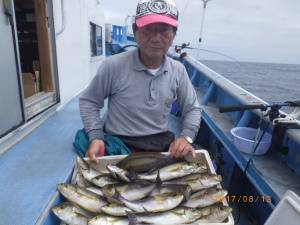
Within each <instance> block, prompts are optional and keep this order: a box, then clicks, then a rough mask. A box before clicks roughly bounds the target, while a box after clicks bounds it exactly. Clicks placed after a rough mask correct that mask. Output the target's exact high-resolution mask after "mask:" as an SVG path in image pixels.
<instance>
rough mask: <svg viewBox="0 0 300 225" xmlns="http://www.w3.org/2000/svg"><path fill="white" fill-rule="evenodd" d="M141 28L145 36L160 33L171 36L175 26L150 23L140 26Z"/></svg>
mask: <svg viewBox="0 0 300 225" xmlns="http://www.w3.org/2000/svg"><path fill="white" fill-rule="evenodd" d="M140 30H141V32H142V33H143V35H145V36H152V35H154V34H156V33H158V34H160V35H162V36H164V37H170V35H172V34H173V33H174V28H173V27H171V26H168V25H148V26H145V27H142V28H140Z"/></svg>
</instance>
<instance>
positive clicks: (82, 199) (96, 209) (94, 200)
mask: <svg viewBox="0 0 300 225" xmlns="http://www.w3.org/2000/svg"><path fill="white" fill-rule="evenodd" d="M57 189H58V191H59V192H60V193H61V194H62V195H63V196H64V197H65V198H66V199H68V200H69V201H70V202H72V203H74V204H75V205H78V206H80V207H81V208H83V209H85V210H88V211H90V212H93V213H100V212H101V207H102V206H104V205H106V204H107V202H106V201H104V199H102V198H101V197H100V196H98V195H96V194H94V193H92V192H90V191H87V190H85V189H83V188H80V187H78V186H76V185H73V184H59V185H58V186H57Z"/></svg>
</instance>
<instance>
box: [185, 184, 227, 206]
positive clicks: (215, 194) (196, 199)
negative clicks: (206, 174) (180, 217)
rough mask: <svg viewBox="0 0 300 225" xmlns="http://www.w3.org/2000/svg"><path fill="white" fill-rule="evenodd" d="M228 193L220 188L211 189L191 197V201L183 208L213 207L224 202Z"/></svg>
mask: <svg viewBox="0 0 300 225" xmlns="http://www.w3.org/2000/svg"><path fill="white" fill-rule="evenodd" d="M227 194H228V192H227V191H226V190H223V189H220V188H209V189H205V190H202V191H200V192H197V193H195V194H193V195H191V197H190V199H189V200H188V201H187V202H185V203H184V204H183V206H186V207H190V208H199V207H206V206H210V205H213V204H215V203H217V202H220V201H222V200H223V199H224V198H225V197H226V195H227Z"/></svg>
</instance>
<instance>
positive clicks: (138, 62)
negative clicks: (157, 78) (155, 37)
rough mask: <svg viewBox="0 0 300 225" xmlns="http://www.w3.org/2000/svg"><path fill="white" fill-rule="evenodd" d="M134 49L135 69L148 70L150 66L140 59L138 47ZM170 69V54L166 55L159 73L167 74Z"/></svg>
mask: <svg viewBox="0 0 300 225" xmlns="http://www.w3.org/2000/svg"><path fill="white" fill-rule="evenodd" d="M133 51H134V52H133V68H134V69H135V70H137V71H147V70H148V68H147V67H146V66H145V65H144V64H143V63H142V61H141V60H140V56H139V51H138V49H136V50H133ZM168 71H170V59H169V57H168V56H166V55H165V56H164V60H163V63H162V67H161V68H160V70H159V71H158V73H157V75H159V74H165V73H167V72H168Z"/></svg>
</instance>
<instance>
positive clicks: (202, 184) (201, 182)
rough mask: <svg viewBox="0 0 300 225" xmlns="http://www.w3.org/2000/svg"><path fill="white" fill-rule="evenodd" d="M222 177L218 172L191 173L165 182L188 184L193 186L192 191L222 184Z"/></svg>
mask: <svg viewBox="0 0 300 225" xmlns="http://www.w3.org/2000/svg"><path fill="white" fill-rule="evenodd" d="M221 181H222V177H221V176H220V175H217V174H191V175H187V176H185V177H182V178H178V179H174V180H170V181H167V182H165V183H166V184H188V185H190V186H191V188H192V192H196V191H200V190H203V189H206V188H211V187H213V186H216V185H218V184H220V183H221Z"/></svg>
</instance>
